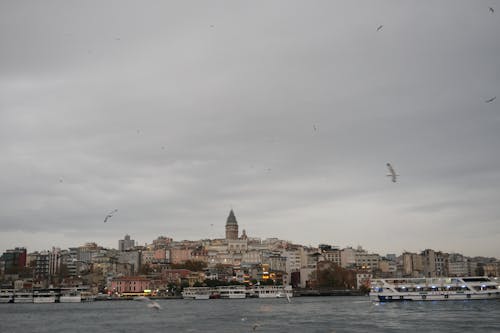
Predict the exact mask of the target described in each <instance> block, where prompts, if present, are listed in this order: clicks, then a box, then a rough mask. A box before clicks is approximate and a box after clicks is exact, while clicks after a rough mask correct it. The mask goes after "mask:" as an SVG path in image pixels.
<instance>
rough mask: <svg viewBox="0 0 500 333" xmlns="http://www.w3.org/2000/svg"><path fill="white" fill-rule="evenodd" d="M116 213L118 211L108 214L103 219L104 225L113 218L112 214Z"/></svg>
mask: <svg viewBox="0 0 500 333" xmlns="http://www.w3.org/2000/svg"><path fill="white" fill-rule="evenodd" d="M117 211H118V209H115V210H112V211H111V212H109V213H108V215H106V217H105V218H104V223H106V222H108V220H109V219H110V218H111V217H113V214H114V213H116V212H117Z"/></svg>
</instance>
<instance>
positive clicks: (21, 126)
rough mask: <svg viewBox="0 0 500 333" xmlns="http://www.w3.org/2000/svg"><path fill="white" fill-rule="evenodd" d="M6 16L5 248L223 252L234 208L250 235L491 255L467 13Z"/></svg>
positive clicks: (483, 125) (2, 95) (484, 143)
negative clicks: (162, 238)
mask: <svg viewBox="0 0 500 333" xmlns="http://www.w3.org/2000/svg"><path fill="white" fill-rule="evenodd" d="M452 4H453V5H452ZM1 6H2V8H1V9H2V10H0V21H1V22H3V23H2V29H0V41H1V42H2V45H3V47H2V50H1V51H0V73H2V74H1V75H0V101H1V102H0V103H1V104H0V150H1V151H2V157H3V158H2V159H1V160H0V165H1V167H2V173H1V174H0V181H1V184H2V186H1V187H0V227H1V228H2V230H4V233H2V235H1V236H0V245H3V247H5V248H9V247H14V246H18V245H19V243H22V242H23V240H26V241H28V243H29V244H24V245H26V246H28V247H33V248H41V247H45V248H49V247H51V246H52V245H57V244H60V245H64V246H77V245H79V244H81V243H83V242H86V241H92V240H96V241H98V242H102V243H103V244H104V245H106V246H113V247H116V241H117V239H119V238H121V237H123V234H125V233H128V234H130V235H132V237H133V238H135V239H136V240H138V241H139V242H140V243H144V242H150V241H151V240H152V239H154V238H156V237H157V236H158V235H160V234H163V235H168V236H172V237H174V238H176V239H180V238H186V239H199V238H206V237H223V225H224V223H225V219H226V217H227V214H228V211H229V209H230V208H231V207H233V208H234V209H235V212H236V215H237V218H238V220H239V221H240V224H241V226H240V228H245V229H247V231H248V233H249V234H250V235H256V236H260V237H267V236H276V237H281V238H286V239H290V240H293V241H296V242H299V243H305V244H317V243H320V242H323V243H324V242H327V243H328V242H330V243H335V244H337V245H340V246H345V245H349V244H350V245H356V244H360V245H364V246H365V247H367V248H368V249H369V250H372V251H375V252H377V251H379V252H382V251H387V252H399V251H402V250H403V249H407V250H410V249H413V250H415V251H416V250H419V249H423V248H428V247H431V248H435V249H443V250H444V249H452V248H453V249H454V250H456V251H463V252H464V254H468V255H476V254H477V255H479V254H481V255H489V256H497V257H498V256H500V253H498V249H496V248H493V246H492V245H491V246H490V245H489V244H494V241H493V238H492V237H494V235H498V233H499V232H500V229H498V226H497V224H496V223H495V221H497V220H498V214H497V208H496V202H495V199H496V198H498V196H499V193H498V179H500V178H499V175H498V170H500V168H499V167H500V160H499V158H498V154H497V153H496V150H497V149H496V146H497V142H498V139H499V134H498V133H500V132H499V131H498V127H499V125H500V115H499V114H498V112H497V110H496V105H497V104H496V101H494V102H492V103H484V101H485V100H486V99H487V98H490V97H492V96H495V95H498V94H499V91H500V81H499V79H498V78H499V77H500V75H499V74H500V73H499V72H498V66H497V65H498V64H497V59H498V54H499V51H500V44H499V43H498V41H497V40H498V38H496V35H495V32H496V31H498V29H499V28H500V27H499V26H498V25H499V23H498V20H494V17H493V16H492V15H489V13H488V11H487V8H486V10H485V9H484V8H483V7H482V5H481V4H475V3H474V4H472V3H469V2H465V1H461V2H459V3H456V2H453V3H452V2H451V1H450V2H444V3H441V4H438V5H437V6H433V7H432V8H430V7H428V6H426V5H423V4H419V3H417V2H409V3H405V4H397V5H395V4H394V3H392V2H389V1H386V2H382V3H379V4H376V5H375V4H371V3H369V2H366V3H364V5H363V6H360V5H359V4H354V3H352V2H340V3H331V2H320V3H318V4H316V5H315V6H311V5H310V4H305V3H301V2H293V3H290V2H273V3H268V4H266V5H263V4H243V3H238V2H234V3H231V4H227V3H224V2H216V3H213V4H210V5H208V4H202V3H199V4H197V6H190V5H187V4H184V3H180V2H179V3H175V2H174V3H168V4H164V3H155V4H149V5H147V6H146V5H141V6H138V5H137V4H136V3H134V2H120V4H119V5H117V4H113V5H112V4H111V3H102V2H85V3H82V4H79V5H78V6H73V5H68V4H63V3H59V2H56V1H54V2H51V1H49V2H46V3H43V4H42V3H40V4H30V6H29V7H26V6H25V5H24V4H22V3H19V4H17V3H15V4H14V3H5V4H2V5H1ZM97 7H98V8H99V10H96V8H97ZM450 8H451V9H450ZM445 13H446V15H445ZM424 21H425V24H424V23H422V22H424ZM381 24H383V25H384V29H382V30H381V31H378V32H377V31H376V28H377V27H378V26H379V25H381ZM314 127H316V130H314ZM388 161H390V162H391V163H392V164H393V165H394V167H395V168H396V171H397V172H398V173H399V174H400V175H401V177H400V183H397V184H393V183H391V182H390V181H389V180H388V179H387V177H385V174H386V168H385V163H386V162H388ZM115 208H117V209H118V214H117V215H116V216H115V217H113V220H112V221H111V223H109V224H106V225H104V224H103V223H102V220H103V219H104V216H105V214H106V213H107V212H108V211H110V210H112V209H115ZM210 224H214V225H217V228H215V227H214V228H210V227H209V226H210ZM475 226H476V227H479V228H480V230H486V231H487V232H485V233H482V234H483V236H481V235H480V234H481V233H480V234H478V233H476V230H475V229H474V228H475ZM472 234H474V235H475V236H474V237H471V235H472ZM46 235H51V236H48V237H47V236H46ZM443 235H451V236H450V237H443ZM14 236H15V237H14ZM387 239H391V242H390V244H387V242H386V240H387ZM382 243H383V244H385V245H382ZM30 244H33V245H30ZM457 244H459V245H457Z"/></svg>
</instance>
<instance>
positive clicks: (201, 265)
mask: <svg viewBox="0 0 500 333" xmlns="http://www.w3.org/2000/svg"><path fill="white" fill-rule="evenodd" d="M206 267H207V264H206V263H205V262H203V261H197V260H186V261H185V262H184V263H183V264H172V268H173V269H188V270H190V271H192V272H201V271H203V270H204V269H205V268H206Z"/></svg>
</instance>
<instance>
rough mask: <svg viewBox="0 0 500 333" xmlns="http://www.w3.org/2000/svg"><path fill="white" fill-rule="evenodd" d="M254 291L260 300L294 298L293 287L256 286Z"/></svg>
mask: <svg viewBox="0 0 500 333" xmlns="http://www.w3.org/2000/svg"><path fill="white" fill-rule="evenodd" d="M253 291H254V294H255V295H256V296H257V297H259V298H281V297H286V298H290V297H293V290H292V286H255V287H254V288H253Z"/></svg>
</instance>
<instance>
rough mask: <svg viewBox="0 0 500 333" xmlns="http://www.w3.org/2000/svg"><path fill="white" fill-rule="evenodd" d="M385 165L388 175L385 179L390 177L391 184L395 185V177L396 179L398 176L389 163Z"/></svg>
mask: <svg viewBox="0 0 500 333" xmlns="http://www.w3.org/2000/svg"><path fill="white" fill-rule="evenodd" d="M386 165H387V168H388V169H389V173H388V174H387V177H392V182H393V183H395V182H396V177H398V176H399V175H397V174H396V172H395V171H394V168H393V167H392V165H391V163H386Z"/></svg>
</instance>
